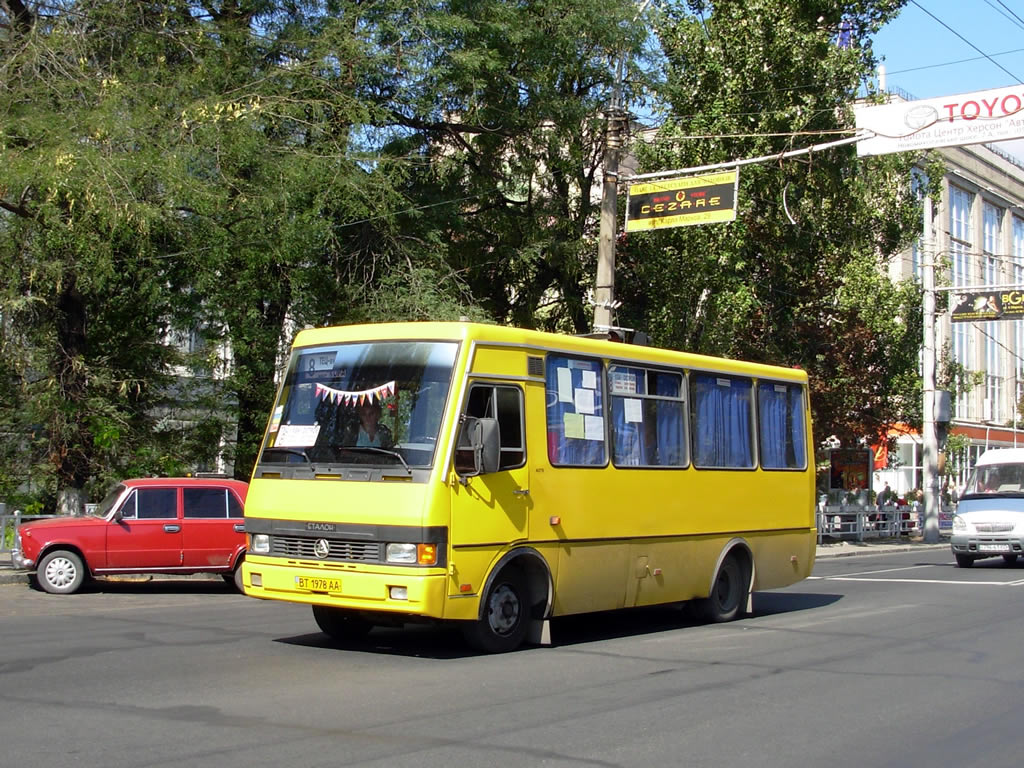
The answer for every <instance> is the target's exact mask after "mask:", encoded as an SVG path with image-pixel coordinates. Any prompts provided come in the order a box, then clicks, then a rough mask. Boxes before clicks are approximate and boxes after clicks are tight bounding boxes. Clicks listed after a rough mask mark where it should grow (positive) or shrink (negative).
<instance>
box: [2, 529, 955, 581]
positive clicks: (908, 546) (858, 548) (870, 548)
mask: <svg viewBox="0 0 1024 768" xmlns="http://www.w3.org/2000/svg"><path fill="white" fill-rule="evenodd" d="M926 549H947V550H948V549H949V539H943V540H942V541H940V542H939V543H938V544H925V543H924V542H923V541H921V540H920V539H907V538H901V539H870V540H868V541H839V540H831V541H825V542H823V543H821V544H819V545H818V549H817V554H816V555H815V557H816V558H817V559H818V560H821V559H822V558H826V557H853V556H855V555H880V554H884V553H885V552H909V551H912V550H926ZM122 578H127V579H150V578H154V579H159V578H181V577H167V576H156V575H154V576H125V577H122ZM4 584H28V573H27V572H26V571H17V570H15V569H14V567H13V566H12V565H11V557H10V555H9V554H8V553H6V552H4V553H3V554H0V585H4Z"/></svg>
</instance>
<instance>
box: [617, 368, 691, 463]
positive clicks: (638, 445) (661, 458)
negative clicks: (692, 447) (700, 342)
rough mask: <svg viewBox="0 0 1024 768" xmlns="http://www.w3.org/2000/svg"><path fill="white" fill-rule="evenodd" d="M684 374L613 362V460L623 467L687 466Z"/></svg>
mask: <svg viewBox="0 0 1024 768" xmlns="http://www.w3.org/2000/svg"><path fill="white" fill-rule="evenodd" d="M682 382H683V377H682V374H679V373H668V372H666V371H656V370H649V369H645V368H636V367H627V366H621V365H612V366H611V367H610V368H609V369H608V383H609V389H610V390H611V419H612V422H611V426H612V462H613V463H614V464H615V466H617V467H683V466H686V463H687V452H686V437H685V433H684V428H683V413H684V412H685V409H684V392H685V390H684V389H683V385H682Z"/></svg>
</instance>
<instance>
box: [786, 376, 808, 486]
mask: <svg viewBox="0 0 1024 768" xmlns="http://www.w3.org/2000/svg"><path fill="white" fill-rule="evenodd" d="M789 430H790V438H791V443H792V445H793V467H794V469H803V468H804V467H806V466H807V440H806V439H805V438H804V436H805V434H806V432H805V429H804V391H803V388H802V387H790V388H789Z"/></svg>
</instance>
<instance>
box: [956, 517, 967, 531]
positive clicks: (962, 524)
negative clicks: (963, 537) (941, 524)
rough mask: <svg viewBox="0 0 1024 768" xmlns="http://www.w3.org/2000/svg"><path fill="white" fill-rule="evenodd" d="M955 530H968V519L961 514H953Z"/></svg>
mask: <svg viewBox="0 0 1024 768" xmlns="http://www.w3.org/2000/svg"><path fill="white" fill-rule="evenodd" d="M953 530H954V531H966V530H967V521H966V520H964V519H963V518H962V517H960V515H953Z"/></svg>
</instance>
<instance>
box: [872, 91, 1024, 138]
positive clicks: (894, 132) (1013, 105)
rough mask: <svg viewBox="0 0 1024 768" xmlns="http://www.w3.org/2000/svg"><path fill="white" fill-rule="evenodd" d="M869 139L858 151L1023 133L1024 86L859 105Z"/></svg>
mask: <svg viewBox="0 0 1024 768" xmlns="http://www.w3.org/2000/svg"><path fill="white" fill-rule="evenodd" d="M854 114H855V116H856V120H857V129H858V130H859V131H867V132H870V133H871V134H873V135H871V136H870V137H869V138H867V139H864V140H863V141H860V142H858V143H857V154H858V155H860V156H864V155H884V154H888V153H891V152H913V151H915V150H920V149H930V148H932V147H954V146H965V145H968V144H981V143H985V142H992V141H1005V140H1007V139H1019V138H1021V137H1024V84H1022V85H1012V86H1010V87H1008V88H995V89H993V90H989V91H975V92H973V93H963V94H960V95H957V96H942V97H940V98H937V99H921V100H919V101H899V102H891V103H889V104H881V105H870V104H864V105H861V106H855V107H854Z"/></svg>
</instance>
